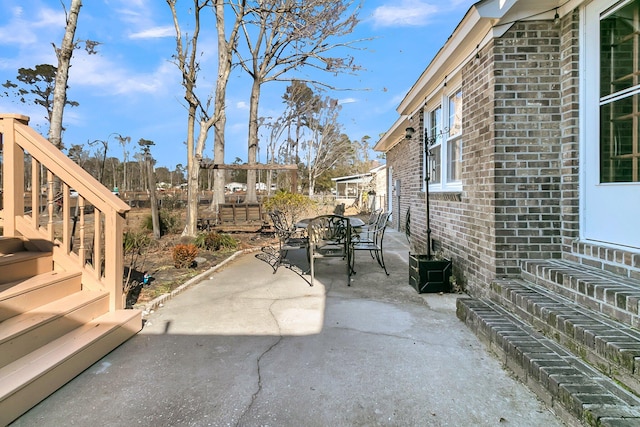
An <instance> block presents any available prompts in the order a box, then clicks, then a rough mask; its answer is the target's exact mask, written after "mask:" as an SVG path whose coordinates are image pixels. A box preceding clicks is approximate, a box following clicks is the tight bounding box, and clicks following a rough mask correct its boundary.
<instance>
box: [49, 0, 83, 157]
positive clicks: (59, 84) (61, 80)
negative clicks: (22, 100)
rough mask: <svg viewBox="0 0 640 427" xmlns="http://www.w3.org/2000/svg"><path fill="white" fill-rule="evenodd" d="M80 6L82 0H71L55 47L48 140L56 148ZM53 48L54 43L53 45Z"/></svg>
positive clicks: (60, 145)
mask: <svg viewBox="0 0 640 427" xmlns="http://www.w3.org/2000/svg"><path fill="white" fill-rule="evenodd" d="M81 7H82V0H71V7H70V9H69V14H68V15H67V26H66V29H65V31H64V37H63V39H62V46H61V47H60V48H59V49H56V56H57V57H58V69H57V72H56V84H55V87H54V89H53V107H52V110H51V122H50V125H49V142H51V143H52V144H53V145H55V146H56V147H58V148H62V116H63V113H64V106H65V105H66V104H67V81H68V80H69V67H70V64H71V56H72V55H73V50H74V48H75V42H74V41H73V39H74V37H75V33H76V27H77V25H78V14H79V13H80V8H81ZM54 48H55V45H54Z"/></svg>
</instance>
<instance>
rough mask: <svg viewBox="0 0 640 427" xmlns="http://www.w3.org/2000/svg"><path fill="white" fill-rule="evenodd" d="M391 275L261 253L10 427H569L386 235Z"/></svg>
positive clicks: (398, 237)
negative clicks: (425, 285)
mask: <svg viewBox="0 0 640 427" xmlns="http://www.w3.org/2000/svg"><path fill="white" fill-rule="evenodd" d="M385 245H386V250H385V258H386V261H387V268H388V270H389V272H390V276H386V275H385V274H384V272H383V270H382V269H381V268H380V267H379V266H378V265H377V264H376V262H375V261H374V260H373V259H371V258H370V257H369V255H368V254H367V253H358V255H357V260H356V269H357V274H356V275H355V276H354V277H353V281H352V285H351V286H350V287H347V286H346V285H345V277H344V276H345V273H344V269H343V266H342V264H341V260H339V259H332V260H330V261H329V260H323V261H321V262H319V263H318V264H317V269H316V275H317V277H316V284H315V286H314V287H310V286H309V284H308V283H307V281H306V280H305V278H303V277H301V276H300V275H298V274H297V273H295V272H294V271H292V270H290V269H287V268H284V267H280V269H279V270H278V271H277V273H276V274H272V272H273V270H272V269H271V267H270V266H269V265H268V264H267V263H265V262H263V261H261V260H260V259H258V258H257V257H256V256H255V255H256V254H255V253H249V254H243V255H240V256H238V257H236V258H235V259H233V260H232V261H230V262H228V263H227V264H225V265H224V266H223V267H222V268H219V269H217V270H216V271H212V272H210V273H209V274H207V275H206V276H205V277H203V278H202V280H200V281H198V282H197V283H194V284H193V285H191V286H188V288H186V289H183V291H182V292H181V293H179V294H178V295H175V296H174V297H172V298H170V299H168V300H166V301H164V303H163V304H161V306H158V307H157V309H155V310H153V312H152V313H149V314H148V315H147V316H146V324H145V326H144V329H143V330H142V332H140V333H139V334H138V335H136V336H135V337H133V338H132V339H130V340H129V341H127V342H126V343H124V344H123V345H121V346H120V347H119V348H117V349H116V350H114V351H113V352H112V353H110V354H109V355H107V356H106V357H104V358H103V359H102V360H100V361H99V362H98V363H96V364H95V365H93V366H92V367H91V368H89V369H88V370H86V371H85V372H84V373H82V374H81V375H80V376H78V377H76V378H75V379H74V380H72V381H71V382H70V383H68V384H67V385H66V386H64V387H63V388H62V389H60V390H59V391H57V392H56V393H54V394H53V395H51V396H50V397H49V398H47V399H46V400H44V401H43V402H41V403H40V404H39V405H37V406H36V407H34V408H33V409H32V410H31V411H29V412H28V413H26V414H25V415H23V416H22V417H21V418H19V419H18V420H16V421H15V422H14V423H13V424H12V425H13V426H34V425H37V426H60V425H80V426H93V427H96V426H131V425H139V426H229V425H233V426H267V425H268V426H303V425H304V426H418V425H419V426H519V427H526V426H531V427H533V426H541V425H544V426H562V425H564V424H563V423H562V422H560V421H559V419H558V418H557V417H556V416H555V415H554V414H552V413H551V412H549V411H548V410H547V408H546V407H545V406H544V405H543V404H542V403H541V402H540V401H539V400H538V399H537V398H536V396H535V395H534V394H533V393H532V392H531V391H529V390H528V389H527V388H526V387H525V386H524V385H522V384H521V383H519V382H518V381H517V380H514V379H513V378H512V377H511V376H510V374H509V373H508V372H507V371H505V370H503V368H502V366H501V365H500V363H499V362H498V361H497V359H496V358H495V357H493V356H492V355H491V354H490V353H488V352H487V350H486V348H485V347H484V346H483V345H482V344H481V343H480V342H479V341H478V339H477V338H476V336H475V335H474V334H473V333H472V332H471V331H469V330H468V329H467V328H466V326H465V325H464V324H463V323H462V322H460V321H459V320H458V319H457V318H456V314H455V301H456V299H457V298H464V295H456V294H445V295H437V294H418V293H417V292H416V291H415V290H414V289H413V288H411V287H410V286H409V285H408V245H407V242H406V239H405V237H404V235H403V234H400V233H398V232H395V231H394V230H389V229H388V230H387V235H386V236H385Z"/></svg>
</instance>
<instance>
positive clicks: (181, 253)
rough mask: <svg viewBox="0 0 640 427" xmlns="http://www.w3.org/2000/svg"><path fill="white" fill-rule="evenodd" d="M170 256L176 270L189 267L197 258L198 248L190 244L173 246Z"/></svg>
mask: <svg viewBox="0 0 640 427" xmlns="http://www.w3.org/2000/svg"><path fill="white" fill-rule="evenodd" d="M172 256H173V264H174V265H175V267H176V268H187V267H191V266H192V265H193V263H194V261H195V259H196V257H197V256H198V248H197V247H196V245H194V244H192V243H189V244H187V245H182V244H179V245H175V246H174V247H173V252H172Z"/></svg>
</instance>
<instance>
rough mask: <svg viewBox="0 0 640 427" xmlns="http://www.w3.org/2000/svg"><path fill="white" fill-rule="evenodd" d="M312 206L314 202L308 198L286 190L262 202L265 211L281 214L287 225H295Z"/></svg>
mask: <svg viewBox="0 0 640 427" xmlns="http://www.w3.org/2000/svg"><path fill="white" fill-rule="evenodd" d="M314 205H315V202H314V201H313V200H311V199H310V198H309V197H308V196H305V195H304V194H298V193H291V192H290V191H286V190H278V191H277V192H276V194H274V195H273V196H272V197H270V198H269V199H267V200H266V201H265V202H264V208H265V209H266V210H267V211H280V212H282V213H283V214H284V215H285V217H286V218H287V222H288V223H289V224H295V223H296V221H297V220H298V219H299V218H300V217H301V216H302V215H304V214H305V213H306V212H307V211H308V210H309V209H310V208H312V207H313V206H314Z"/></svg>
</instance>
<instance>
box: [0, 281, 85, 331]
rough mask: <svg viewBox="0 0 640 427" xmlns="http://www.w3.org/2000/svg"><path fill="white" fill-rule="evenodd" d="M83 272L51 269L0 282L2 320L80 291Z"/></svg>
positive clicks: (0, 319) (0, 318)
mask: <svg viewBox="0 0 640 427" xmlns="http://www.w3.org/2000/svg"><path fill="white" fill-rule="evenodd" d="M81 288H82V284H81V273H80V272H79V271H77V272H65V271H49V272H47V273H43V274H39V275H37V276H33V277H29V278H27V279H24V280H19V281H14V282H9V283H5V284H0V321H3V320H6V319H8V318H10V317H12V316H15V315H16V314H19V313H23V312H26V311H29V310H32V309H34V308H35V307H38V306H40V305H43V304H47V303H49V302H51V301H53V300H56V299H59V298H63V297H65V296H67V295H71V294H73V293H75V292H78V291H80V289H81Z"/></svg>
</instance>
